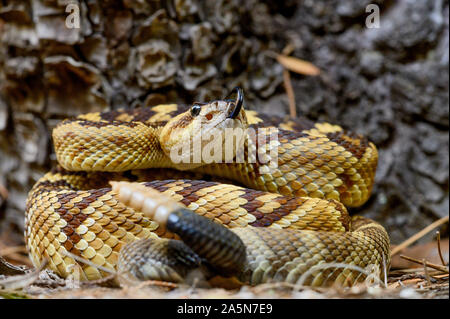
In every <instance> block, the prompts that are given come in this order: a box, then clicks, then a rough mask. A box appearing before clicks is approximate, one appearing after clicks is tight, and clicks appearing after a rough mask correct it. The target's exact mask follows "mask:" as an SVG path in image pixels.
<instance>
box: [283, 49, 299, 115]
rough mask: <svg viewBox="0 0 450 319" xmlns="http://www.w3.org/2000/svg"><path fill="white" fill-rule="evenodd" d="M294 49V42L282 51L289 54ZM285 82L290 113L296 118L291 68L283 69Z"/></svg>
mask: <svg viewBox="0 0 450 319" xmlns="http://www.w3.org/2000/svg"><path fill="white" fill-rule="evenodd" d="M292 51H294V46H293V45H292V44H288V45H287V46H286V47H284V49H283V51H282V53H283V54H284V55H286V56H287V55H289V54H291V53H292ZM283 84H284V89H285V90H286V94H287V97H288V100H289V115H290V116H291V117H293V118H296V117H297V108H296V106H295V95H294V89H293V88H292V82H291V75H290V74H289V70H288V69H286V67H284V70H283Z"/></svg>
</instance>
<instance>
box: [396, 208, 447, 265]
mask: <svg viewBox="0 0 450 319" xmlns="http://www.w3.org/2000/svg"><path fill="white" fill-rule="evenodd" d="M447 222H448V216H445V217H442V218H441V219H438V220H437V221H435V222H434V223H432V224H431V225H428V226H427V227H425V228H424V229H422V230H421V231H420V232H418V233H416V234H415V235H413V236H411V237H410V238H408V239H407V240H405V241H404V242H403V243H401V244H400V245H398V246H397V247H395V248H394V249H392V251H391V257H392V256H394V255H396V254H398V253H399V252H400V251H402V250H403V249H405V248H406V247H408V246H409V245H411V244H412V243H414V242H415V241H417V240H419V239H420V238H422V237H423V236H425V235H426V234H428V233H429V232H430V231H432V230H433V229H435V228H436V227H438V226H440V225H442V224H445V223H447Z"/></svg>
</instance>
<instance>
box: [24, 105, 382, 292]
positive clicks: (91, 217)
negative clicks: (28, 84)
mask: <svg viewBox="0 0 450 319" xmlns="http://www.w3.org/2000/svg"><path fill="white" fill-rule="evenodd" d="M199 124H201V125H199ZM247 125H248V127H250V128H253V129H260V130H259V131H258V132H259V133H258V134H262V135H267V136H268V135H269V134H273V128H274V127H277V128H278V131H276V137H277V139H276V140H275V141H274V142H273V143H272V142H271V143H269V142H268V143H267V144H265V145H262V144H261V142H258V143H259V144H258V143H253V142H251V139H246V140H245V143H244V146H245V147H244V149H245V155H248V154H249V153H250V150H251V149H252V147H256V146H255V145H257V146H258V147H261V146H263V149H265V150H266V151H268V150H269V149H271V148H273V147H275V148H276V150H277V151H278V160H277V162H276V163H275V164H277V165H275V166H273V163H272V164H270V163H262V162H261V161H259V160H256V161H249V160H248V159H245V160H244V162H241V163H238V162H237V161H236V158H234V159H235V161H234V162H232V163H203V162H202V163H196V164H192V161H191V162H189V161H187V163H178V164H177V163H174V162H173V161H172V160H171V157H170V152H171V150H173V149H175V148H176V147H180V146H183V145H185V143H187V142H189V141H190V142H192V141H193V140H195V139H197V138H198V137H199V136H201V135H202V134H204V133H205V132H208V133H220V132H223V131H224V130H225V129H226V128H234V129H236V128H244V129H245V128H246V127H247ZM53 140H54V146H55V151H56V154H57V159H58V163H59V165H58V166H57V167H55V168H54V169H52V171H51V172H49V173H47V174H46V175H45V176H44V177H42V178H41V179H40V180H38V181H37V183H36V184H35V185H34V187H33V189H32V190H31V191H30V193H29V197H28V201H27V210H26V223H25V238H26V244H27V247H28V250H29V254H30V257H31V260H32V261H33V264H34V265H35V266H36V267H38V266H40V265H41V264H42V262H43V261H44V260H47V261H48V267H49V268H51V269H53V270H54V271H56V272H57V273H58V274H59V275H61V276H63V277H67V276H68V275H70V274H75V273H77V274H78V275H79V276H80V278H81V279H83V280H88V279H89V280H90V279H98V278H101V277H104V276H106V275H107V273H106V272H105V271H104V270H103V269H104V268H108V269H111V270H118V271H120V272H122V273H123V274H126V276H127V278H130V279H131V280H145V279H162V280H169V281H183V280H184V278H185V277H186V276H187V275H188V274H189V272H190V271H191V270H194V269H201V270H202V272H203V273H205V274H207V276H210V275H211V274H221V275H225V276H229V275H235V276H237V277H238V278H239V279H240V280H242V281H243V282H248V283H250V284H258V283H262V282H268V281H288V282H293V283H296V282H298V281H299V279H301V280H302V283H304V284H310V285H315V286H320V285H330V284H333V283H336V282H337V283H342V284H344V285H351V284H353V283H354V282H357V281H361V280H363V279H364V278H366V277H367V273H365V272H361V270H360V268H362V269H367V267H368V266H370V265H373V266H374V267H375V269H377V270H378V271H377V272H376V274H377V276H382V275H383V273H384V272H385V271H386V270H387V269H388V267H389V263H390V260H389V237H388V235H387V233H386V231H385V230H384V228H383V227H382V226H380V225H379V224H377V223H376V222H374V221H372V220H369V219H367V218H363V217H353V218H351V217H349V215H348V213H347V210H346V208H345V206H348V207H354V206H360V205H362V204H363V203H364V202H365V201H366V200H367V199H368V197H369V195H370V192H371V189H372V185H373V180H374V175H375V170H376V165H377V150H376V148H375V146H374V145H373V144H372V143H370V142H368V141H367V139H365V138H363V137H361V136H359V135H356V134H353V133H350V132H347V131H344V130H343V129H342V128H341V127H339V126H336V125H331V124H327V123H312V122H310V121H308V120H306V119H295V120H293V119H291V120H287V121H286V120H284V119H282V118H277V117H273V116H270V117H269V116H266V115H263V114H258V113H256V112H254V111H244V109H243V108H242V101H241V100H239V98H238V99H236V100H229V99H227V100H218V101H212V102H209V103H205V104H203V103H202V104H195V105H193V106H191V107H190V108H186V107H181V106H177V105H158V106H155V107H152V108H141V109H134V110H126V111H111V112H104V113H91V114H86V115H81V116H79V117H78V118H76V119H71V120H66V121H63V122H62V123H60V124H59V125H58V126H57V127H56V128H55V129H54V131H53ZM249 141H250V142H249ZM220 142H222V140H220ZM201 147H202V149H203V148H205V147H206V146H205V145H204V144H201ZM188 151H189V149H188ZM194 154H195V152H193V151H192V149H191V151H190V153H189V152H188V155H187V156H188V157H189V159H192V158H193V156H194ZM185 155H186V154H185ZM233 156H236V154H233ZM244 158H248V156H244ZM190 163H191V164H190ZM270 165H272V166H270ZM205 174H206V175H205ZM205 176H206V177H207V178H208V180H200V179H199V178H205ZM213 177H214V178H218V179H219V181H221V182H214V181H211V178H213ZM112 180H115V181H122V182H120V183H115V184H113V189H111V186H110V185H109V184H108V181H112ZM224 180H226V181H232V182H227V183H223V181H224ZM124 181H128V182H132V183H126V182H124ZM232 183H235V184H237V185H233V184H232ZM193 212H195V213H193ZM211 221H213V222H211ZM67 252H69V253H71V254H73V255H76V256H79V257H81V258H82V260H88V261H89V263H87V262H83V261H80V260H79V259H77V260H75V259H74V258H72V255H68V254H67ZM96 265H98V266H99V267H96ZM346 265H348V267H347V266H346ZM355 266H357V267H359V268H358V269H356V268H355ZM302 275H303V277H302Z"/></svg>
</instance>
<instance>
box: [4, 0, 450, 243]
mask: <svg viewBox="0 0 450 319" xmlns="http://www.w3.org/2000/svg"><path fill="white" fill-rule="evenodd" d="M69 2H70V3H75V4H77V5H78V6H79V8H80V14H81V20H80V22H81V27H80V28H78V29H77V28H74V29H69V28H67V27H66V26H65V21H66V17H67V16H68V14H69V13H66V12H65V9H66V5H67V4H68V3H69ZM370 3H377V4H378V5H379V8H380V12H381V19H380V28H378V29H376V28H375V29H369V28H366V26H365V21H366V17H367V16H368V13H366V6H367V5H368V4H370ZM448 18H449V5H448V1H442V0H436V1H429V0H420V1H416V0H398V1H382V0H379V1H373V0H372V1H368V0H367V1H366V0H364V1H363V0H352V1H350V0H347V1H339V0H332V1H330V0H329V1H298V2H297V1H275V0H266V1H256V0H247V1H241V0H232V1H225V0H217V1H200V0H198V1H197V0H173V1H156V0H155V1H145V0H122V1H119V0H118V1H100V0H82V1H73V0H71V1H69V0H53V1H52V0H20V1H18V0H14V1H7V0H2V1H0V190H1V189H2V188H4V189H7V191H8V193H9V196H5V195H6V193H5V191H4V190H3V191H1V192H0V235H2V234H3V235H2V236H1V237H2V238H6V237H7V238H8V240H9V241H10V242H9V244H11V245H17V244H20V243H22V242H23V239H22V234H23V216H24V210H25V202H26V194H27V192H28V190H29V189H30V187H31V186H32V185H33V183H34V182H35V181H36V180H37V179H38V178H39V177H40V176H42V175H43V174H44V172H45V171H46V170H48V169H49V167H50V166H51V163H52V161H54V156H53V155H52V146H51V140H50V132H51V129H52V128H53V127H54V126H55V124H56V123H57V122H58V121H59V120H61V119H63V118H65V117H68V116H72V115H77V114H79V113H82V112H88V111H98V110H104V109H108V108H111V109H117V108H120V107H130V108H132V107H137V106H145V105H153V104H158V103H160V102H176V103H190V102H193V101H203V100H208V99H211V98H218V97H223V96H224V95H225V94H226V93H227V92H228V91H229V90H230V89H231V88H232V87H234V86H235V85H240V86H242V87H243V88H244V90H245V94H246V107H247V108H250V109H256V110H261V111H266V112H270V113H277V114H286V113H287V110H288V101H287V97H286V94H285V91H284V88H283V76H282V73H283V68H282V66H281V65H279V64H278V63H277V62H276V61H275V60H274V59H273V58H272V57H271V55H270V51H275V52H281V50H282V49H283V48H284V47H285V46H286V45H287V44H289V43H290V44H292V45H293V46H294V48H295V49H294V51H293V53H292V55H293V56H296V57H299V58H302V59H304V60H308V61H310V62H312V63H313V64H315V65H316V66H318V67H319V68H320V69H321V70H322V73H321V75H319V76H317V77H307V76H301V75H292V76H291V78H292V82H293V88H294V92H295V96H296V105H297V112H298V113H300V114H302V115H305V116H307V117H309V118H311V119H313V120H321V121H329V122H334V123H338V124H341V125H343V126H344V127H346V128H350V129H352V130H354V131H357V132H359V133H362V134H365V135H367V136H368V137H369V138H370V139H371V140H372V141H373V142H374V143H375V144H376V145H377V146H378V148H379V151H380V162H379V169H378V172H377V179H376V186H375V188H374V192H373V196H372V198H371V200H370V201H369V202H368V203H367V204H366V205H365V206H364V207H363V208H361V209H358V211H357V212H358V213H359V214H363V215H365V216H368V217H371V218H374V219H376V220H378V221H380V222H381V223H382V224H383V225H384V226H386V228H387V230H388V231H389V233H390V235H391V239H392V242H393V243H399V242H400V241H402V240H404V239H405V238H407V237H408V236H410V235H412V234H413V233H415V232H416V231H418V230H420V229H422V228H423V227H425V226H426V225H428V224H429V223H431V222H432V221H434V220H435V219H437V218H439V217H442V216H445V215H448V213H449V208H448V205H449V160H448V158H449V156H448V147H449V137H448V129H449V106H448V102H449V93H448V92H449V90H448V85H449V70H448V66H449V53H448V46H449V28H448ZM69 22H70V21H69ZM72 22H73V21H72ZM6 197H7V198H6ZM5 234H7V235H8V236H5Z"/></svg>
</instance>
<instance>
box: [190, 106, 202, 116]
mask: <svg viewBox="0 0 450 319" xmlns="http://www.w3.org/2000/svg"><path fill="white" fill-rule="evenodd" d="M201 109H202V108H201V106H200V105H198V104H194V105H193V106H192V108H191V115H192V116H197V115H199V114H200V111H201Z"/></svg>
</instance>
